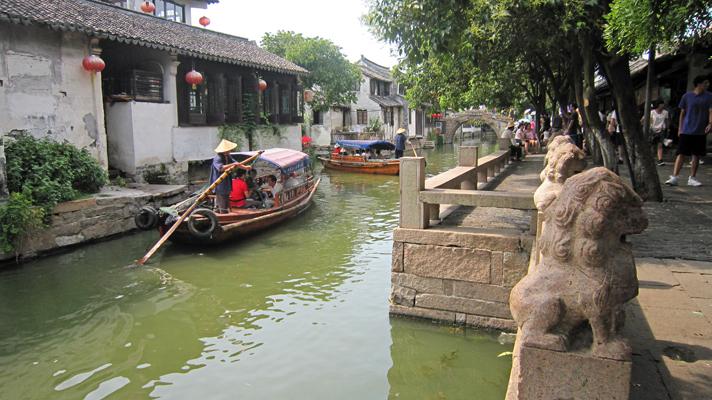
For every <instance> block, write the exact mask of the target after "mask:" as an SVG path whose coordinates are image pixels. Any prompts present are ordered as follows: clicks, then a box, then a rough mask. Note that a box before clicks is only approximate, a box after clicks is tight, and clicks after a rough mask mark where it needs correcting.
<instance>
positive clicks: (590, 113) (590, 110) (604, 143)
mask: <svg viewBox="0 0 712 400" xmlns="http://www.w3.org/2000/svg"><path fill="white" fill-rule="evenodd" d="M580 43H581V66H582V70H583V71H582V72H583V110H584V113H585V114H586V119H587V120H588V126H589V127H590V129H591V134H592V135H593V137H594V138H595V139H596V142H597V144H598V146H597V147H598V150H599V151H600V154H601V158H602V161H603V166H604V167H606V168H608V169H610V170H611V171H613V172H615V173H618V160H617V158H616V149H615V146H614V145H613V141H612V140H611V136H610V135H609V134H608V132H606V128H605V124H604V122H603V121H601V118H600V117H599V115H598V112H599V110H600V108H599V105H598V99H597V98H596V88H595V85H594V81H595V75H594V57H593V50H592V45H591V40H590V38H588V37H587V36H584V35H581V36H580Z"/></svg>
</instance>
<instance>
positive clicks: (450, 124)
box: [445, 110, 510, 143]
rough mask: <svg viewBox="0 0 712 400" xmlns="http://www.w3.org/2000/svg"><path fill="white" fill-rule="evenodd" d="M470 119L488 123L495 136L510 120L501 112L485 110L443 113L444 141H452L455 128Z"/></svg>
mask: <svg viewBox="0 0 712 400" xmlns="http://www.w3.org/2000/svg"><path fill="white" fill-rule="evenodd" d="M472 120H475V121H482V122H484V123H485V124H487V125H489V126H490V128H492V129H493V130H494V131H495V133H496V134H497V137H500V134H501V133H502V130H503V129H505V128H506V127H507V123H508V122H509V121H510V119H509V118H507V117H505V116H503V115H501V114H497V113H493V112H492V111H485V110H468V111H461V112H457V113H452V114H447V115H445V143H452V140H453V138H454V137H455V132H457V128H459V127H460V126H461V125H462V124H464V123H465V122H467V121H472Z"/></svg>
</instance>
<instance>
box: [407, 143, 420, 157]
mask: <svg viewBox="0 0 712 400" xmlns="http://www.w3.org/2000/svg"><path fill="white" fill-rule="evenodd" d="M407 142H408V144H410V148H411V149H413V154H415V156H416V157H418V153H417V152H416V151H415V146H413V142H411V141H410V140H407Z"/></svg>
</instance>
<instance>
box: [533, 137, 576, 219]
mask: <svg viewBox="0 0 712 400" xmlns="http://www.w3.org/2000/svg"><path fill="white" fill-rule="evenodd" d="M559 137H564V136H559ZM566 138H568V136H566ZM585 168H586V155H585V154H584V152H583V150H581V149H579V148H578V146H576V145H575V144H573V143H570V142H563V141H562V143H560V144H557V145H556V146H555V147H552V148H550V149H549V151H548V152H547V154H546V165H545V166H544V170H543V171H541V175H540V177H541V178H542V184H541V185H540V186H539V188H537V190H536V192H534V203H535V204H536V208H537V209H538V210H539V211H541V212H544V210H545V209H546V207H547V206H548V205H549V204H551V202H552V201H554V200H555V199H556V196H558V194H559V192H560V191H561V187H562V185H563V184H564V182H566V180H567V179H569V178H570V177H571V176H573V175H574V174H577V173H579V172H581V171H583V170H584V169H585Z"/></svg>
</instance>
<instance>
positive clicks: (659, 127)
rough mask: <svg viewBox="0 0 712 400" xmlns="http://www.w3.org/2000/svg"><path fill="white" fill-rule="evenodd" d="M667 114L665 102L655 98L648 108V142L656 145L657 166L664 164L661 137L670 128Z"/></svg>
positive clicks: (665, 134)
mask: <svg viewBox="0 0 712 400" xmlns="http://www.w3.org/2000/svg"><path fill="white" fill-rule="evenodd" d="M669 118H670V117H669V114H668V112H667V110H666V109H665V102H663V101H662V100H659V99H658V100H655V101H654V102H653V109H652V110H650V144H651V145H653V146H656V147H657V156H658V163H657V164H658V166H662V165H665V162H664V161H663V139H664V138H666V137H667V130H668V129H669V128H670V121H669Z"/></svg>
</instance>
